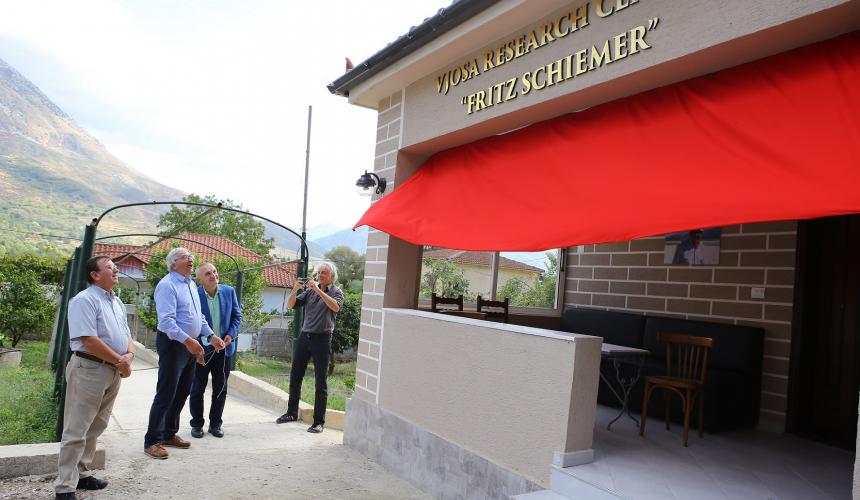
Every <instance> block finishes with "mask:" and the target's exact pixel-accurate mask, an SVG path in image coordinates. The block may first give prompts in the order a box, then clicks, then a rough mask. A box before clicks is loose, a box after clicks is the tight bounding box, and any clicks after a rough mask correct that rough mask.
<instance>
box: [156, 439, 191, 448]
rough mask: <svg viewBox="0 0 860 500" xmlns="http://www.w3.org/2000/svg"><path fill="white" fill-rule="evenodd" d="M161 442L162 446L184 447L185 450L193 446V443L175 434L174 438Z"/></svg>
mask: <svg viewBox="0 0 860 500" xmlns="http://www.w3.org/2000/svg"><path fill="white" fill-rule="evenodd" d="M159 444H161V446H170V447H171V448H182V449H183V450H184V449H186V448H191V443H189V442H188V441H186V440H184V439H182V438H181V437H179V436H173V437H172V438H170V439H167V440H164V441H162V442H161V443H159Z"/></svg>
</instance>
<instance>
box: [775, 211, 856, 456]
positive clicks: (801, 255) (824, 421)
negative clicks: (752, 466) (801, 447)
mask: <svg viewBox="0 0 860 500" xmlns="http://www.w3.org/2000/svg"><path fill="white" fill-rule="evenodd" d="M794 293H795V297H794V300H795V302H794V304H795V307H794V318H793V328H792V340H791V369H790V374H789V391H788V392H789V394H788V409H787V415H786V431H787V432H791V433H794V434H797V435H799V436H802V437H806V438H809V439H814V440H816V441H821V442H824V443H827V444H830V445H833V446H838V447H841V448H847V449H851V450H853V449H854V448H855V445H856V438H857V403H858V390H860V332H858V330H860V214H855V215H847V216H839V217H826V218H821V219H811V220H804V221H800V222H799V223H798V229H797V275H796V278H795V292H794Z"/></svg>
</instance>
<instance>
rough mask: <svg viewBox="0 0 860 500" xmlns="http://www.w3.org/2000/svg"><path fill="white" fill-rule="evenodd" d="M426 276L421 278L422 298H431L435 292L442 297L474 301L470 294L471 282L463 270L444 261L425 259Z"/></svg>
mask: <svg viewBox="0 0 860 500" xmlns="http://www.w3.org/2000/svg"><path fill="white" fill-rule="evenodd" d="M422 263H423V267H424V269H425V271H424V275H423V276H422V277H421V296H422V297H426V298H430V296H431V295H432V294H433V293H434V292H435V293H436V295H439V296H442V297H457V296H459V295H462V296H463V298H464V300H474V296H472V294H470V293H469V280H467V279H466V276H465V274H464V273H463V270H462V269H459V268H458V267H457V266H455V265H454V264H453V263H451V262H448V261H447V260H444V259H428V258H424V260H423V262H422Z"/></svg>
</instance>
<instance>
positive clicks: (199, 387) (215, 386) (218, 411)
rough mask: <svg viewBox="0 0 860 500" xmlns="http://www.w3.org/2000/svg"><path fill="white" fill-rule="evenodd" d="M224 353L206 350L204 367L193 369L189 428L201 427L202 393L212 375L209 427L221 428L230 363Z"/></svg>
mask: <svg viewBox="0 0 860 500" xmlns="http://www.w3.org/2000/svg"><path fill="white" fill-rule="evenodd" d="M224 352H225V351H221V352H215V350H214V349H213V348H212V347H207V348H206V355H205V359H206V361H207V363H206V366H202V365H196V366H195V367H194V383H192V384H191V399H190V400H189V403H188V405H189V406H190V408H191V427H203V424H205V423H206V420H204V419H203V393H204V392H205V391H206V385H207V384H208V383H209V374H210V373H211V374H212V404H211V405H210V406H209V427H221V423H222V420H221V416H222V414H223V413H224V402H225V401H227V378H228V377H230V361H231V359H230V358H228V357H227V356H226V355H225V354H224ZM213 353H214V354H213Z"/></svg>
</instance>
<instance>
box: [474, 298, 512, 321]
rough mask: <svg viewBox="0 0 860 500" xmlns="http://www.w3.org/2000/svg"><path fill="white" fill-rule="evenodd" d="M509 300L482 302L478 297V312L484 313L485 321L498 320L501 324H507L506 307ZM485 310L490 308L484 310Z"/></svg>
mask: <svg viewBox="0 0 860 500" xmlns="http://www.w3.org/2000/svg"><path fill="white" fill-rule="evenodd" d="M509 305H510V299H508V298H507V297H506V298H505V300H484V299H483V298H481V296H480V295H478V312H483V313H486V315H487V319H493V318H499V319H501V321H502V322H503V323H507V322H508V306H509ZM485 308H490V309H488V310H484V309H485Z"/></svg>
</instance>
